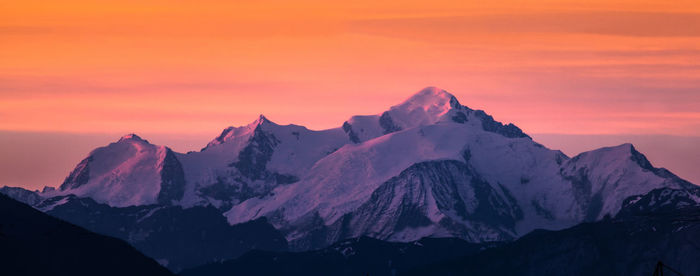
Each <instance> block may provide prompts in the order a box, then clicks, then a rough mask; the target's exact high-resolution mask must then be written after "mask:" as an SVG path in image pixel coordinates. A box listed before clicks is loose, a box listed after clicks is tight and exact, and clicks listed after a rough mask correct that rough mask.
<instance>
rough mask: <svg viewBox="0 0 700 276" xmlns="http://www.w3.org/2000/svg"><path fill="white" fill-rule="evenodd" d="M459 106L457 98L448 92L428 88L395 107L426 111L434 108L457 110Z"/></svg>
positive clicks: (431, 87) (432, 87) (433, 87)
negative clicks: (419, 108)
mask: <svg viewBox="0 0 700 276" xmlns="http://www.w3.org/2000/svg"><path fill="white" fill-rule="evenodd" d="M459 106H460V104H459V101H457V98H456V97H455V96H453V95H452V94H450V93H449V92H447V91H445V90H443V89H440V88H437V87H435V86H428V87H426V88H423V89H422V90H420V91H418V93H416V94H413V96H411V97H410V98H408V99H407V100H405V101H404V102H403V103H401V104H399V105H398V106H397V107H407V108H409V109H414V108H418V107H422V108H423V110H426V111H427V110H430V109H435V108H439V109H450V108H458V107H459Z"/></svg>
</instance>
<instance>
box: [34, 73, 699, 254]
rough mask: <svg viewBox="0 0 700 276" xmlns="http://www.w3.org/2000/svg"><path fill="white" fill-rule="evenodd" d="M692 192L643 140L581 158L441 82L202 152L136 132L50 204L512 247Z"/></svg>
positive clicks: (311, 237)
mask: <svg viewBox="0 0 700 276" xmlns="http://www.w3.org/2000/svg"><path fill="white" fill-rule="evenodd" d="M692 187H694V185H692V184H690V183H688V182H687V181H684V180H682V179H680V178H678V177H677V176H675V175H673V174H672V173H670V172H669V171H667V170H665V169H658V168H654V167H653V166H652V165H651V164H650V163H649V161H648V160H647V159H646V158H645V157H644V155H642V154H641V153H639V152H638V151H636V149H634V147H633V146H632V145H629V144H624V145H620V146H617V147H610V148H603V149H599V150H594V151H591V152H586V153H582V154H580V155H578V156H576V157H573V158H569V157H567V156H566V155H564V154H563V153H561V152H560V151H557V150H550V149H548V148H546V147H544V146H542V145H540V144H538V143H536V142H535V141H533V140H532V139H531V138H530V137H529V136H528V135H527V134H525V133H524V132H523V131H522V130H521V129H520V128H518V127H517V126H515V125H513V124H502V123H500V122H497V121H495V120H494V119H493V117H491V116H490V115H488V114H486V113H485V112H484V111H482V110H474V109H471V108H469V107H466V106H464V105H462V104H460V103H459V101H458V100H457V99H456V98H455V97H454V96H453V95H451V94H450V93H448V92H446V91H444V90H441V89H438V88H434V87H429V88H426V89H423V90H421V91H420V92H418V93H417V94H415V95H413V96H412V97H410V98H408V99H407V100H406V101H404V102H403V103H400V104H398V105H396V106H393V107H391V108H389V109H388V110H387V111H385V112H382V113H380V114H377V115H369V116H353V117H351V118H350V119H349V120H347V121H345V122H344V123H342V124H341V126H339V127H338V128H333V129H327V130H321V131H313V130H309V129H307V128H305V127H303V126H297V125H278V124H275V123H273V122H271V121H270V120H268V119H267V118H265V117H264V116H262V115H261V116H260V118H258V119H257V120H256V121H254V122H253V123H251V124H248V125H246V126H242V127H229V128H226V129H225V130H224V131H223V132H222V133H221V135H220V136H218V137H217V138H215V139H214V140H212V141H211V142H210V143H208V145H207V146H206V147H205V148H204V149H202V150H201V151H199V152H191V153H188V154H180V153H174V152H172V151H171V150H170V149H168V148H167V147H163V146H155V145H152V144H150V143H148V142H147V141H145V140H143V139H140V138H138V136H135V135H129V136H125V137H123V138H122V139H121V140H119V141H118V142H116V143H112V144H110V145H108V146H106V147H103V148H99V149H96V150H95V151H93V152H92V153H91V154H90V155H89V156H88V157H87V158H86V159H85V160H83V161H82V162H81V163H80V164H79V165H78V166H77V167H76V169H75V170H74V171H73V172H72V173H71V174H70V175H69V176H68V178H67V179H66V181H65V182H64V183H63V185H61V187H60V189H59V190H58V191H53V192H46V193H43V195H45V196H47V195H51V196H53V195H56V194H58V195H61V194H69V193H70V194H76V195H78V196H82V197H91V198H93V199H94V200H96V201H97V202H100V203H106V204H109V205H112V206H120V207H121V206H129V205H145V204H164V205H181V206H184V207H192V206H197V205H213V206H215V207H217V208H218V209H219V210H221V212H222V213H224V214H225V216H226V217H227V218H228V221H229V223H231V224H237V223H243V222H247V221H250V220H254V219H257V218H260V217H267V218H268V220H269V221H270V222H271V223H272V224H273V225H274V226H275V227H277V228H278V229H280V230H282V231H283V232H284V233H285V234H286V238H287V239H288V240H289V241H290V242H291V245H292V246H293V247H294V248H296V249H305V248H318V247H322V246H325V245H329V244H332V243H333V242H336V241H339V240H342V239H346V238H350V237H357V236H371V237H375V238H379V239H385V240H392V241H410V240H417V239H420V238H422V237H428V236H430V237H459V238H463V239H466V240H468V241H473V242H483V241H500V240H509V239H513V238H516V237H519V236H522V235H524V234H526V233H527V232H529V231H531V230H533V229H537V228H546V229H561V228H564V227H568V226H572V225H574V224H577V223H580V222H583V221H593V220H598V219H601V218H603V217H605V216H608V215H610V216H612V215H615V214H616V213H617V212H618V211H619V210H620V208H621V206H622V204H623V201H624V200H625V199H626V198H628V197H630V196H635V195H643V194H646V193H648V192H649V191H651V190H653V189H658V188H672V189H681V190H683V189H689V188H692Z"/></svg>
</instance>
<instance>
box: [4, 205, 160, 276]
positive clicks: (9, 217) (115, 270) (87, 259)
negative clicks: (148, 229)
mask: <svg viewBox="0 0 700 276" xmlns="http://www.w3.org/2000/svg"><path fill="white" fill-rule="evenodd" d="M0 248H2V250H0V264H1V265H0V273H1V274H3V275H96V274H99V275H172V274H171V273H170V272H169V271H168V270H167V269H165V268H163V267H161V266H159V265H158V263H156V262H155V261H154V260H152V259H149V258H148V257H146V256H144V255H143V254H141V253H140V252H138V251H136V250H135V249H134V248H132V247H131V246H129V245H128V244H127V243H125V242H123V241H120V240H117V239H114V238H109V237H105V236H101V235H98V234H94V233H91V232H88V231H87V230H84V229H82V228H80V227H77V226H74V225H72V224H69V223H66V222H63V221H61V220H58V219H55V218H52V217H50V216H48V215H46V214H43V213H41V212H40V211H37V210H35V209H33V208H32V207H29V206H27V205H25V204H23V203H20V202H17V201H15V200H13V199H11V198H9V197H7V196H5V195H1V194H0Z"/></svg>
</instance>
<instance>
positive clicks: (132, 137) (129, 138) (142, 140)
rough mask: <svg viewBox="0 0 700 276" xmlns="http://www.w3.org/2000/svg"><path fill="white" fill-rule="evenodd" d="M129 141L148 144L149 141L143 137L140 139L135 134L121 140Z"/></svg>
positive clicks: (120, 140) (125, 136)
mask: <svg viewBox="0 0 700 276" xmlns="http://www.w3.org/2000/svg"><path fill="white" fill-rule="evenodd" d="M129 140H131V141H139V142H146V143H148V141H146V140H144V139H142V138H141V137H139V136H138V135H136V134H135V133H129V134H126V135H124V136H122V137H121V138H119V142H122V141H129Z"/></svg>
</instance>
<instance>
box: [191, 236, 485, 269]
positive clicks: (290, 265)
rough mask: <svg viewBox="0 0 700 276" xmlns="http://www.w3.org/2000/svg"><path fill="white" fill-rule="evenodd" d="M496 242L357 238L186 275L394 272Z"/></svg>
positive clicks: (254, 256) (248, 257)
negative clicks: (390, 240)
mask: <svg viewBox="0 0 700 276" xmlns="http://www.w3.org/2000/svg"><path fill="white" fill-rule="evenodd" d="M488 246H492V245H479V244H471V243H467V242H465V241H462V240H459V239H422V240H420V241H416V242H413V243H390V242H385V241H381V240H376V239H371V238H366V237H362V238H356V239H351V240H345V241H341V242H338V243H335V244H333V245H331V246H329V247H328V248H325V249H322V250H315V251H308V252H296V253H291V252H286V253H283V252H265V251H252V252H249V253H247V254H245V255H243V256H241V257H240V258H237V259H235V260H229V261H225V262H221V263H214V264H208V265H204V266H201V267H197V268H193V269H189V270H185V271H183V272H182V273H181V275H183V276H199V275H202V276H204V275H207V276H217V275H232V274H234V273H235V275H367V274H369V275H392V274H396V273H400V272H403V271H408V270H410V269H412V268H416V267H419V266H421V265H425V264H429V263H434V262H437V261H442V260H445V259H451V258H455V257H459V256H465V255H473V254H476V253H478V252H479V251H481V250H483V249H484V248H486V247H488Z"/></svg>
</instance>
